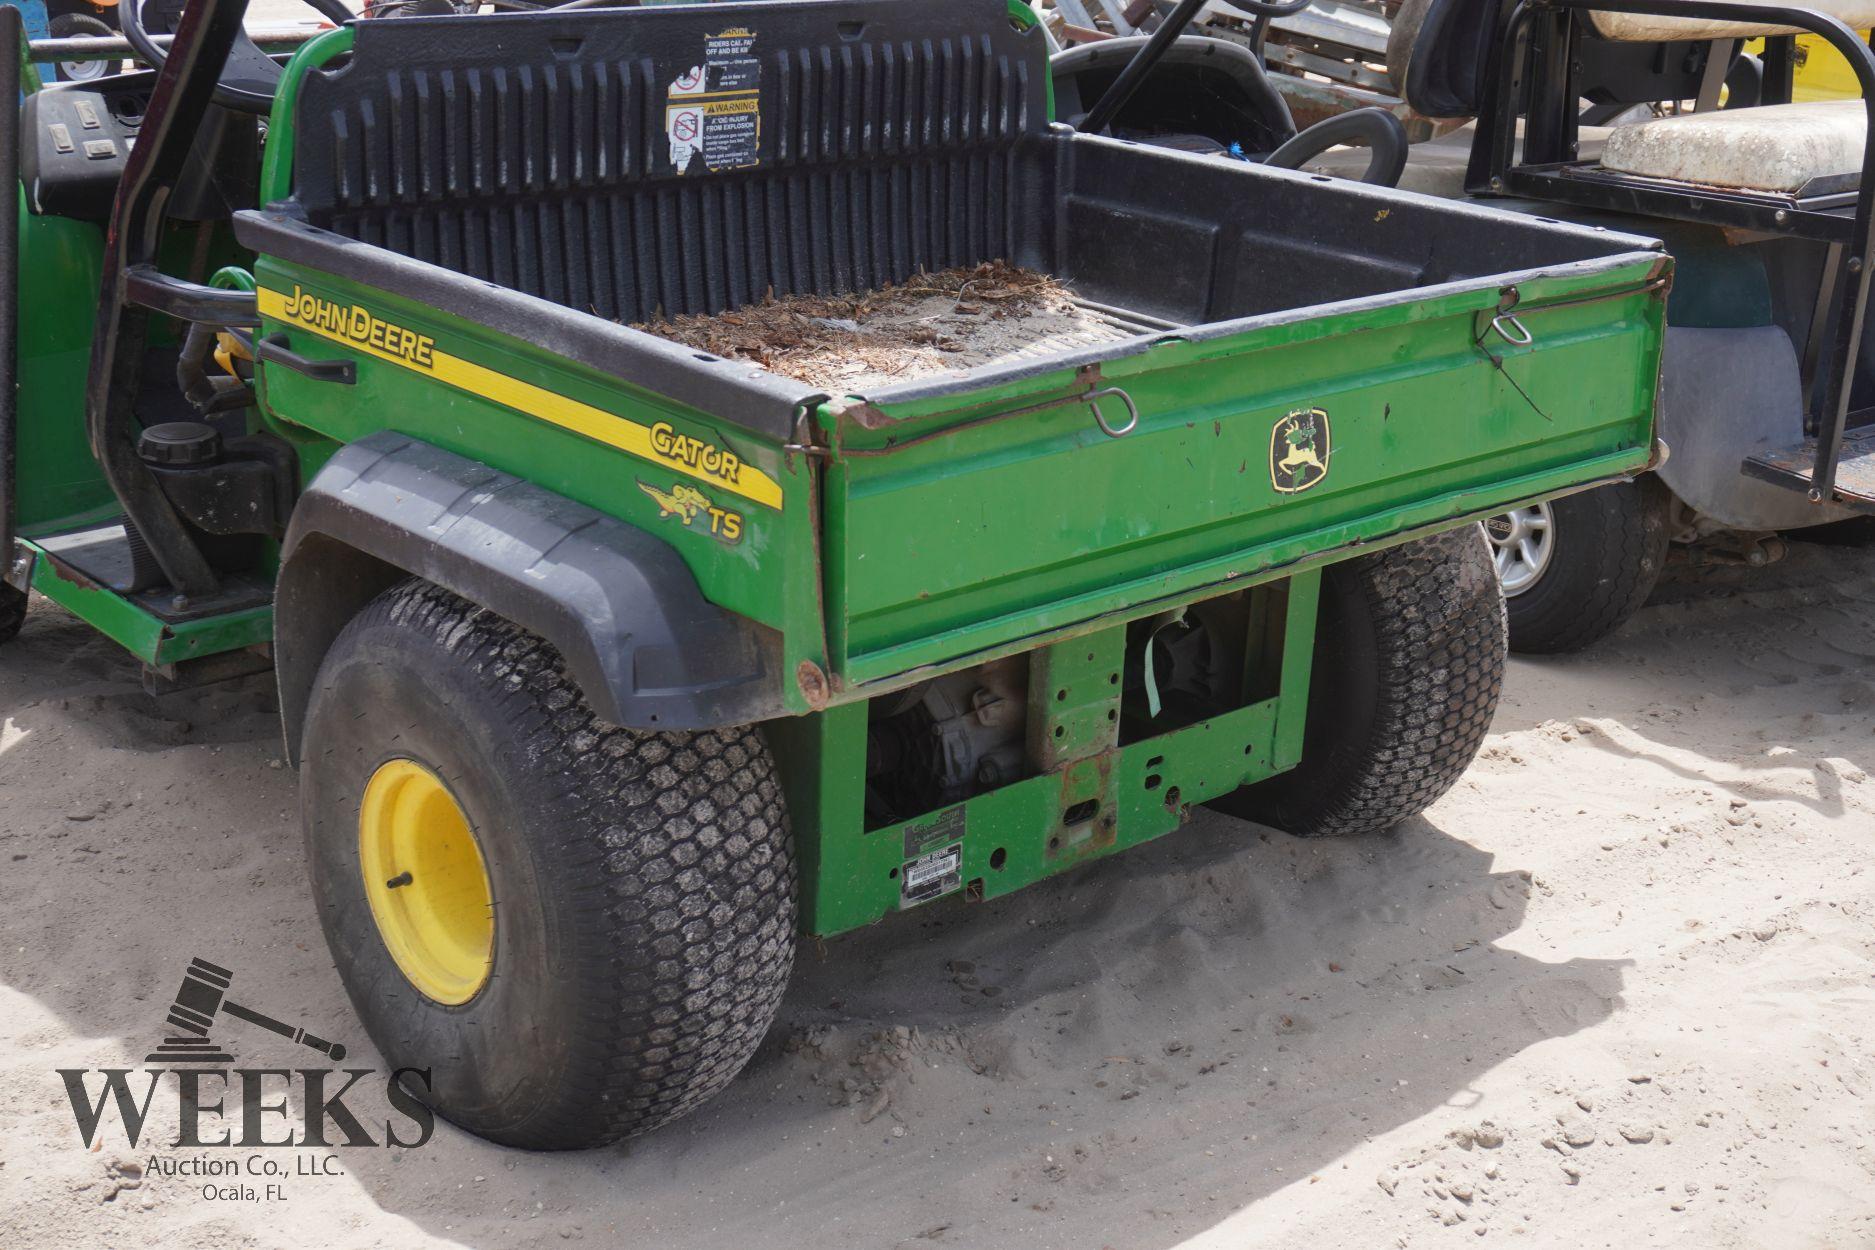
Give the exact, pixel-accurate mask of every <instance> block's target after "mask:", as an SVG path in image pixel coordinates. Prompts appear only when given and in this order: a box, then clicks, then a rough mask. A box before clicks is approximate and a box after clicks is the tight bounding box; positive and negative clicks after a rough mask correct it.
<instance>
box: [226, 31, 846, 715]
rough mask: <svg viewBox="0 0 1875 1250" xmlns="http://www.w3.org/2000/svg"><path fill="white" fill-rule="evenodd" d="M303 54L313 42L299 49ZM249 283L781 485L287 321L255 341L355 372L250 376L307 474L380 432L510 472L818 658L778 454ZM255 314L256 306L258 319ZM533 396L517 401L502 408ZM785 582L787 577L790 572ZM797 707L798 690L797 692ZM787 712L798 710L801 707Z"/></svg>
mask: <svg viewBox="0 0 1875 1250" xmlns="http://www.w3.org/2000/svg"><path fill="white" fill-rule="evenodd" d="M308 46H309V47H310V46H312V45H308ZM255 277H256V279H257V280H258V283H259V285H260V288H261V289H262V290H263V292H269V291H270V292H277V293H280V294H282V295H284V296H287V297H289V298H291V297H292V296H293V293H294V292H299V293H300V294H301V295H306V294H311V295H314V296H316V297H318V298H320V299H323V300H326V301H329V302H331V303H335V304H340V305H343V306H348V307H349V306H351V305H353V304H362V305H363V306H365V307H367V308H368V309H369V310H370V311H371V313H372V314H373V315H374V316H376V317H378V318H380V319H383V320H386V321H389V322H392V323H394V324H396V325H397V326H399V327H402V328H404V329H407V330H409V331H411V332H413V333H416V334H421V335H425V336H428V337H429V338H432V339H433V340H434V341H435V350H436V352H438V353H440V354H443V355H446V356H448V357H451V358H456V359H460V360H466V361H473V362H474V363H475V364H476V365H477V366H479V367H480V368H481V369H484V370H488V371H492V372H493V373H495V374H498V375H500V376H501V377H502V378H504V379H510V380H513V381H518V382H520V383H522V384H524V385H525V386H526V387H530V388H537V389H538V390H543V391H547V392H551V393H552V394H553V395H556V396H563V397H566V398H568V399H571V400H574V401H577V402H579V403H581V404H584V405H589V406H591V407H593V408H596V409H599V410H601V411H602V412H603V413H605V414H608V415H610V416H614V417H616V418H619V419H620V422H621V424H622V423H623V422H632V423H635V424H636V425H638V426H643V427H656V426H659V425H665V426H668V427H670V428H671V430H672V431H673V432H675V433H677V434H681V435H685V436H688V437H691V438H696V439H700V440H703V441H705V442H709V443H713V444H715V445H716V446H718V447H722V448H727V449H729V450H731V451H733V452H734V453H735V454H736V456H737V457H738V458H739V459H740V461H741V463H742V465H743V466H744V475H745V476H748V470H750V469H753V470H756V471H759V472H760V473H763V474H766V475H767V476H769V477H771V478H773V479H775V480H776V481H777V482H779V483H780V484H781V500H780V504H781V506H780V507H778V508H777V507H773V506H768V505H764V504H760V503H757V502H754V501H752V500H744V499H739V498H737V497H735V496H733V495H731V494H728V493H726V491H725V490H721V489H718V488H717V487H716V486H714V485H711V484H710V483H707V482H692V481H691V480H690V479H687V478H685V477H684V476H682V475H680V474H678V473H676V472H675V471H674V470H673V469H671V468H670V467H669V466H666V465H659V464H656V463H653V462H650V461H647V460H645V459H642V458H639V457H635V456H633V455H631V454H629V453H628V452H626V451H624V450H621V449H620V448H619V447H617V446H612V445H608V444H606V443H604V442H600V441H596V440H595V439H593V438H589V437H586V436H585V435H583V434H580V433H576V432H574V431H573V430H571V429H568V428H565V427H563V426H561V425H558V424H554V423H553V422H551V421H548V420H543V419H541V418H540V417H539V416H538V415H536V414H535V413H534V412H531V411H529V410H528V409H527V408H526V407H516V406H513V403H510V402H504V397H491V395H490V394H487V393H476V392H475V391H471V390H468V389H463V388H462V387H459V386H454V385H448V384H445V383H441V382H439V381H438V380H437V378H436V377H435V376H433V375H432V374H430V373H428V372H424V371H420V370H416V369H412V368H408V367H406V366H405V365H403V364H399V363H395V362H393V361H391V360H388V359H383V358H380V357H379V356H377V355H373V354H370V353H369V352H367V351H366V350H363V349H361V348H359V347H357V346H355V345H351V344H345V343H340V342H334V341H332V340H330V339H326V338H321V337H318V336H315V335H313V334H310V333H308V332H307V331H306V330H304V329H303V328H301V327H299V326H297V325H295V324H294V323H293V322H290V321H284V320H280V319H278V318H275V317H267V318H265V319H264V320H265V327H264V332H274V331H279V332H283V333H286V334H287V335H289V336H290V338H291V341H292V342H293V343H294V344H295V346H296V347H299V348H301V349H302V350H305V351H308V352H314V353H317V354H318V355H319V356H320V357H321V358H327V359H339V358H344V359H351V360H355V361H356V362H357V384H356V385H355V386H349V387H345V388H343V389H342V393H335V391H338V390H339V388H335V387H333V386H332V385H331V384H330V383H325V382H319V381H315V380H313V379H311V378H308V377H306V376H305V375H304V374H300V373H296V372H294V371H292V370H290V369H280V368H270V367H263V368H261V369H260V370H259V380H260V397H261V402H262V407H263V411H264V413H265V414H266V419H267V420H268V422H269V425H270V427H271V428H273V429H275V430H276V431H278V432H280V433H282V434H286V435H288V436H289V437H292V438H293V439H294V440H295V441H296V442H297V443H298V444H299V446H300V450H301V457H300V459H301V469H302V472H303V473H304V474H306V475H307V476H308V477H309V478H310V475H312V474H313V473H316V472H317V471H318V469H319V467H320V466H322V465H323V464H324V462H325V460H326V458H327V457H329V456H330V454H331V451H332V450H333V449H335V448H336V447H337V446H339V445H340V444H342V443H347V442H351V441H353V440H356V439H358V438H362V437H364V436H365V435H367V434H370V433H373V432H375V431H377V430H382V429H394V430H396V431H398V432H399V433H402V434H407V435H410V436H411V437H413V438H421V439H424V440H426V441H428V442H431V443H434V444H436V445H437V446H439V447H443V448H445V449H447V450H449V451H453V452H456V453H458V454H460V455H464V456H468V457H471V458H473V459H475V460H479V461H481V462H483V463H485V464H489V465H492V466H494V467H495V468H498V469H501V470H504V471H506V472H509V473H513V474H516V475H517V476H519V477H523V478H526V479H527V480H529V481H532V482H535V483H538V484H539V485H541V486H544V487H546V488H547V489H549V490H553V491H556V492H558V493H560V494H563V495H566V496H567V497H569V498H572V499H577V500H579V501H580V502H582V503H586V504H589V505H591V506H592V507H594V508H597V509H599V510H601V511H604V512H607V513H610V514H612V515H614V516H617V517H619V518H621V519H623V520H626V521H629V522H630V523H632V524H634V525H638V526H641V527H643V528H644V529H646V530H648V531H650V532H651V533H653V534H657V535H659V536H660V537H662V538H664V539H666V540H667V541H668V542H669V543H670V544H671V545H672V546H673V547H674V548H675V549H676V550H677V552H678V553H679V554H680V555H681V556H682V557H683V558H684V560H685V562H686V563H687V564H688V565H689V566H690V569H691V572H693V573H694V574H695V575H696V577H697V581H698V582H699V584H701V585H702V587H703V589H704V592H705V593H706V594H707V595H708V596H709V597H710V598H711V599H712V600H713V601H714V602H716V603H719V604H721V605H722V606H724V607H726V608H728V609H730V610H731V611H734V612H739V613H742V614H743V615H745V616H749V617H752V618H754V619H755V620H758V621H762V622H764V623H766V624H770V625H775V626H778V627H781V626H783V625H784V621H786V622H787V625H788V626H789V627H792V629H794V630H795V631H796V634H795V636H796V637H797V639H805V643H804V645H803V648H802V649H801V650H800V653H799V654H797V655H795V656H794V657H793V658H791V659H790V661H789V669H790V671H792V669H793V667H794V665H795V664H797V663H798V662H799V661H800V660H801V659H804V658H813V657H816V656H819V655H820V653H821V649H820V648H819V647H818V646H815V645H813V644H814V640H815V638H816V636H817V635H818V632H819V631H818V625H817V621H816V620H815V619H814V618H815V617H816V616H817V613H818V603H817V600H816V597H815V596H814V594H813V584H812V581H811V580H810V579H808V578H804V577H802V576H801V575H800V566H799V565H797V564H796V561H799V560H808V561H810V562H811V551H812V546H813V523H812V516H811V514H810V512H809V507H810V506H811V497H810V493H809V492H808V491H806V490H804V489H798V488H797V487H798V485H799V483H800V480H801V478H802V476H803V475H804V474H806V473H807V472H808V469H807V466H806V465H805V464H804V463H801V462H799V459H798V458H796V462H795V463H792V464H790V463H789V461H788V457H786V456H785V455H784V454H783V452H782V450H781V448H780V446H779V445H778V444H772V443H764V442H762V441H761V440H759V439H756V438H753V437H750V436H748V435H745V434H742V433H740V432H732V431H729V430H726V429H719V428H717V427H715V426H714V425H713V424H712V423H710V422H709V421H708V420H707V419H706V418H705V417H703V416H702V415H701V414H700V413H698V412H696V411H694V410H691V409H688V408H685V407H683V406H681V405H679V404H676V403H673V402H672V401H670V400H667V399H664V398H662V397H661V396H659V395H657V394H655V393H654V392H652V391H649V390H646V389H643V388H641V387H634V386H631V385H629V384H627V383H624V382H621V381H619V380H618V379H617V378H613V377H610V376H607V375H604V374H601V373H598V372H597V371H594V370H591V369H587V368H584V367H582V366H579V365H576V364H573V363H572V362H570V361H567V360H565V359H563V358H561V357H558V356H555V355H553V354H551V353H549V352H547V351H545V350H544V349H542V348H540V347H538V346H536V345H535V344H532V343H528V342H525V341H523V340H521V339H516V338H512V337H509V336H507V335H503V334H499V333H496V332H494V331H492V330H489V329H487V328H486V327H483V326H480V325H476V324H474V323H472V322H469V321H465V320H462V319H461V318H457V317H451V316H448V315H446V314H443V313H439V312H437V311H436V310H435V309H432V308H430V307H428V306H427V305H424V304H420V303H417V302H416V301H414V300H408V299H405V298H403V297H402V296H399V295H396V294H393V293H389V292H383V291H375V290H365V289H360V288H358V287H357V286H355V285H354V284H351V283H347V282H344V281H342V280H340V279H337V278H334V277H332V276H330V275H327V274H322V273H318V272H316V271H312V270H308V269H305V268H302V267H298V266H292V265H287V264H283V263H281V262H280V261H278V260H275V259H273V258H270V257H262V258H261V259H260V260H259V261H258V262H257V263H256V268H255ZM266 307H267V304H266V303H265V302H263V311H265V309H266ZM529 398H537V396H535V395H534V392H533V391H527V392H523V393H522V395H521V397H520V399H516V400H515V401H514V402H525V401H526V400H527V399H529ZM678 485H692V486H696V487H698V488H699V489H701V490H703V491H704V492H705V494H706V495H707V496H708V497H709V498H710V499H711V500H713V501H714V502H716V503H717V504H719V505H722V506H723V507H725V508H727V509H729V510H731V511H733V512H734V513H735V515H736V517H737V519H738V523H739V526H740V536H739V537H738V538H736V539H735V540H734V541H729V540H728V539H726V538H725V537H723V536H722V535H720V534H712V533H711V530H710V526H709V524H708V523H707V521H696V522H692V523H690V524H685V523H684V521H683V517H682V515H681V514H676V513H673V512H671V511H670V510H668V509H666V508H665V507H664V506H663V505H662V504H661V503H660V502H659V500H658V497H657V495H656V494H654V493H653V492H655V491H663V492H669V491H671V490H672V489H673V488H674V487H676V486H678ZM790 573H792V576H789V574H790ZM796 697H797V698H798V697H799V696H798V692H796ZM799 710H801V711H806V710H807V705H806V703H805V702H801V703H800V705H799Z"/></svg>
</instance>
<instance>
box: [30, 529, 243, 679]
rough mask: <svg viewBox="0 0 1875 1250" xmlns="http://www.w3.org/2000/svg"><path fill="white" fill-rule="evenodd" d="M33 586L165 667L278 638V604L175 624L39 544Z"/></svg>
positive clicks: (127, 647) (143, 657) (32, 548)
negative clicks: (275, 607)
mask: <svg viewBox="0 0 1875 1250" xmlns="http://www.w3.org/2000/svg"><path fill="white" fill-rule="evenodd" d="M24 545H25V547H26V549H27V550H28V551H29V552H31V553H32V557H33V571H32V580H31V585H32V588H33V589H34V590H36V591H38V592H39V593H40V594H42V595H44V596H45V597H46V598H48V599H50V600H52V602H54V603H56V604H58V605H59V606H60V607H62V608H64V609H65V610H66V611H68V612H70V613H72V614H73V615H74V616H77V617H79V618H81V619H82V620H84V621H85V622H87V623H88V624H90V626H91V627H92V628H93V629H96V630H97V631H98V632H99V633H101V634H104V635H105V636H106V637H108V638H110V639H112V640H113V641H114V642H116V643H117V644H118V645H119V646H121V647H123V648H124V649H125V650H126V651H128V652H130V653H131V654H132V655H134V656H136V657H137V658H138V659H140V660H142V661H143V662H144V663H145V664H150V665H156V666H161V665H165V664H174V663H176V662H177V661H180V660H198V659H201V658H203V657H204V656H210V655H216V654H219V653H220V652H223V651H239V650H241V649H242V648H243V647H253V646H259V645H262V644H265V643H270V642H272V641H273V609H272V608H271V607H256V608H245V609H242V610H241V611H238V612H229V613H224V614H223V615H220V616H208V617H203V618H201V619H200V620H194V621H179V622H175V623H169V622H165V621H163V620H162V619H161V618H160V617H158V616H156V615H155V614H154V613H152V612H151V611H149V609H147V608H145V607H144V606H143V605H142V604H140V603H138V602H136V601H135V600H134V599H131V598H129V597H127V596H125V595H121V594H119V593H117V592H116V591H114V590H111V589H109V588H107V587H104V586H101V585H99V584H98V583H97V582H96V581H94V580H92V579H91V578H89V577H87V576H85V575H84V574H83V573H80V572H78V571H77V570H75V569H72V568H71V567H69V566H67V565H65V564H63V563H61V562H60V561H59V560H57V559H56V558H55V557H53V556H52V555H50V554H48V553H47V552H46V551H45V550H44V549H43V548H41V547H40V546H39V545H38V544H37V543H34V542H31V541H27V542H25V544H24Z"/></svg>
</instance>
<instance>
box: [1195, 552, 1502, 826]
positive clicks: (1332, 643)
mask: <svg viewBox="0 0 1875 1250" xmlns="http://www.w3.org/2000/svg"><path fill="white" fill-rule="evenodd" d="M1503 603H1504V601H1503V594H1502V592H1501V591H1500V590H1499V589H1498V584H1497V570H1496V568H1495V566H1494V565H1493V564H1492V561H1491V555H1490V551H1489V548H1488V546H1487V545H1486V543H1485V539H1484V533H1483V531H1482V530H1481V529H1480V528H1479V527H1478V526H1476V525H1467V526H1465V527H1463V528H1461V529H1455V530H1448V531H1446V532H1445V533H1442V534H1436V535H1433V536H1432V537H1430V538H1423V539H1419V540H1416V541H1414V542H1409V543H1405V544H1402V545H1401V546H1397V547H1392V548H1389V549H1388V550H1386V551H1382V552H1378V553H1376V554H1374V555H1370V556H1359V557H1356V558H1355V559H1352V560H1345V561H1342V562H1341V563H1338V564H1334V565H1330V566H1329V567H1328V568H1327V569H1326V570H1325V571H1324V573H1323V576H1322V597H1321V607H1320V612H1319V620H1318V623H1317V629H1316V645H1315V663H1314V669H1313V672H1312V675H1311V680H1310V692H1309V711H1308V724H1307V728H1306V730H1305V733H1304V745H1303V758H1302V762H1301V763H1300V764H1299V765H1297V767H1296V768H1294V769H1293V770H1291V771H1290V772H1288V773H1285V774H1283V775H1281V776H1279V777H1276V778H1273V779H1272V780H1270V781H1266V782H1263V783H1261V784H1259V785H1255V786H1251V787H1249V788H1248V789H1246V790H1244V791H1241V792H1240V793H1239V796H1237V797H1235V798H1234V800H1233V801H1232V802H1231V804H1230V809H1231V810H1233V811H1236V812H1239V813H1241V814H1244V815H1249V816H1252V817H1253V818H1255V819H1258V820H1262V821H1265V822H1267V823H1269V824H1273V825H1275V826H1276V827H1277V828H1279V829H1283V830H1286V831H1288V832H1290V833H1293V834H1297V835H1300V836H1303V837H1346V836H1352V835H1356V834H1367V833H1378V832H1382V831H1384V830H1387V829H1391V828H1392V827H1393V826H1395V825H1397V824H1399V823H1400V822H1401V821H1403V820H1407V819H1409V818H1411V817H1413V816H1417V815H1418V814H1419V813H1421V812H1423V811H1425V810H1426V808H1428V807H1430V806H1431V805H1432V804H1433V803H1434V802H1435V801H1436V800H1437V799H1438V798H1439V796H1441V795H1443V794H1444V793H1445V792H1446V791H1447V790H1449V789H1451V788H1452V785H1453V784H1454V783H1455V782H1456V781H1457V780H1458V778H1459V776H1460V775H1461V774H1462V773H1463V772H1464V771H1465V769H1466V768H1467V767H1468V766H1469V765H1470V763H1471V761H1472V758H1473V757H1474V756H1475V755H1476V754H1477V753H1478V748H1479V746H1480V745H1482V744H1483V742H1484V735H1485V732H1486V730H1488V729H1489V728H1490V725H1491V717H1492V715H1493V714H1494V713H1495V712H1496V710H1497V702H1498V696H1499V694H1500V693H1501V691H1502V689H1503V684H1504V660H1505V625H1504V607H1503Z"/></svg>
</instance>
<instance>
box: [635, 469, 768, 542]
mask: <svg viewBox="0 0 1875 1250" xmlns="http://www.w3.org/2000/svg"><path fill="white" fill-rule="evenodd" d="M638 489H639V490H641V491H643V492H644V493H645V494H647V495H649V496H651V498H652V499H654V500H656V501H657V505H658V516H659V518H660V519H662V518H664V517H673V516H674V517H677V518H679V519H681V520H682V521H683V523H684V524H685V525H689V524H690V523H691V522H692V521H694V520H696V519H697V518H698V517H699V516H703V515H705V514H707V515H708V516H709V518H710V537H712V538H717V539H720V540H722V541H723V542H726V543H739V542H741V541H742V517H741V515H740V514H738V513H735V512H731V511H729V510H728V509H727V508H719V507H717V506H716V504H715V503H714V502H712V501H711V499H710V497H709V496H708V495H706V494H704V493H703V492H702V491H700V490H698V489H697V488H696V487H694V486H691V485H688V484H686V483H684V482H678V483H675V484H674V485H672V487H671V488H670V489H669V490H660V489H659V488H658V487H656V486H653V485H651V483H649V482H647V481H645V480H644V479H643V478H639V479H638Z"/></svg>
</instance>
